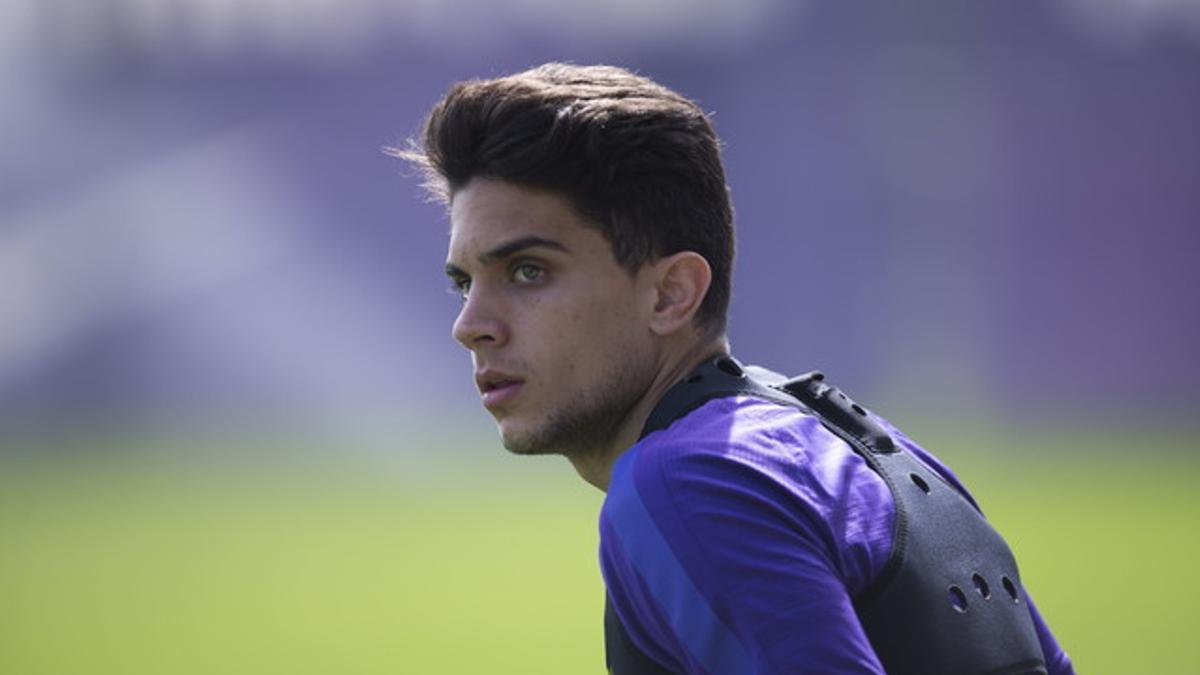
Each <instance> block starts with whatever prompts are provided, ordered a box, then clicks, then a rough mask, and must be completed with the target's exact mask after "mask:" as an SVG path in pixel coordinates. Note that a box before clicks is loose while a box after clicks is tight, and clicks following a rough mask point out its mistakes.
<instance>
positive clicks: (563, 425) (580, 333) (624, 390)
mask: <svg viewBox="0 0 1200 675" xmlns="http://www.w3.org/2000/svg"><path fill="white" fill-rule="evenodd" d="M450 223H451V228H450V246H449V254H448V257H447V264H446V273H447V274H448V275H449V276H450V278H451V280H452V282H453V283H454V284H455V286H456V287H457V288H458V289H459V291H460V292H461V293H462V297H463V306H462V309H461V311H460V312H459V315H458V318H457V320H456V321H455V322H454V329H453V335H454V338H455V339H456V340H457V341H458V342H459V343H461V344H462V345H463V346H464V347H466V348H467V349H468V350H470V352H471V356H472V361H473V363H474V368H475V374H476V381H477V384H478V385H479V386H480V389H481V395H482V396H483V402H484V405H485V406H486V407H487V408H488V411H489V412H490V413H491V414H492V416H493V417H494V418H495V420H496V424H497V426H498V428H499V431H500V437H501V440H502V441H503V443H504V445H505V447H506V448H508V449H509V450H510V451H512V452H514V453H517V454H547V453H556V454H562V455H564V456H566V457H567V458H568V459H569V460H571V462H572V464H574V466H575V468H576V470H577V471H578V472H579V474H580V475H581V476H582V477H583V478H584V480H586V481H588V482H589V483H591V484H593V485H595V486H597V487H599V488H600V489H602V490H603V489H605V488H606V487H607V485H608V480H609V476H610V475H611V469H612V464H613V462H615V461H616V458H617V457H618V456H619V455H620V453H621V452H623V451H624V450H625V449H626V448H628V447H629V446H630V445H632V444H633V443H634V442H635V441H636V440H637V436H638V434H639V433H640V431H641V427H642V425H643V424H644V423H645V420H646V417H647V416H648V415H649V413H650V410H651V409H652V408H653V406H654V404H655V403H656V402H657V401H658V399H659V398H660V397H661V396H662V394H663V393H664V392H665V391H666V390H667V389H668V388H669V387H670V386H671V385H672V384H674V383H675V382H676V381H678V380H679V379H680V378H682V377H683V376H685V375H686V374H687V373H688V372H690V371H691V370H692V369H693V368H694V367H695V366H696V365H698V364H699V363H700V362H701V361H703V360H704V359H705V358H707V357H709V356H712V355H714V354H716V353H720V352H727V351H728V347H727V344H726V342H725V339H724V336H719V337H708V336H706V335H704V333H703V332H702V331H700V330H698V329H697V326H696V325H695V321H694V316H695V313H696V310H697V309H699V306H700V302H701V300H702V299H703V297H704V293H705V292H706V291H707V290H708V286H709V283H710V281H711V271H710V269H709V266H708V263H707V262H705V260H704V258H703V257H701V256H699V255H698V254H696V253H693V252H690V251H683V252H680V253H676V254H673V255H670V256H664V257H662V258H659V259H657V260H655V261H652V262H650V263H648V264H646V265H643V266H642V267H641V268H640V269H639V270H637V272H635V273H633V274H631V273H629V272H628V271H627V270H626V269H624V268H622V267H621V266H620V265H618V264H617V261H616V259H615V258H614V257H613V254H612V249H611V247H610V246H609V244H608V242H607V241H606V240H605V239H604V237H603V235H602V234H601V233H600V231H599V230H598V229H596V228H595V227H594V226H593V225H592V224H591V223H589V222H588V221H587V220H586V219H585V218H583V217H582V216H581V215H580V214H579V213H578V212H577V211H576V210H575V209H574V208H573V207H572V205H571V204H570V202H569V201H568V200H566V199H565V198H563V197H562V196H560V195H557V194H554V193H551V192H546V191H541V190H536V189H531V188H527V187H522V186H518V185H514V184H511V183H506V182H503V181H496V180H489V179H482V178H476V179H474V180H472V181H471V182H469V183H468V184H467V185H466V186H464V187H463V188H462V189H460V190H459V191H457V192H456V193H455V194H454V195H453V197H452V199H451V208H450ZM509 385H511V386H509ZM493 387H495V389H493Z"/></svg>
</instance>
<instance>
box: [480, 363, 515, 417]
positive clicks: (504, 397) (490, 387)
mask: <svg viewBox="0 0 1200 675" xmlns="http://www.w3.org/2000/svg"><path fill="white" fill-rule="evenodd" d="M524 383H525V381H524V380H522V379H521V378H519V377H517V376H516V375H510V374H508V373H504V372H501V371H498V370H490V369H486V368H485V369H484V370H481V371H478V372H477V373H475V386H477V387H478V388H479V393H480V394H483V405H484V407H486V408H494V407H496V406H499V405H502V404H504V403H507V402H508V401H510V400H512V398H513V397H515V396H516V395H517V393H518V392H519V391H520V390H521V386H522V385H523V384H524Z"/></svg>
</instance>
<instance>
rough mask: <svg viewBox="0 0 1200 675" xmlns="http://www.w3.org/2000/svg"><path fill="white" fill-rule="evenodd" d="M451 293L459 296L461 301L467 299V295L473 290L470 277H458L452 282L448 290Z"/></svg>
mask: <svg viewBox="0 0 1200 675" xmlns="http://www.w3.org/2000/svg"><path fill="white" fill-rule="evenodd" d="M446 290H448V291H450V293H452V294H454V295H457V296H458V298H459V299H460V300H466V299H467V293H468V292H470V290H471V279H470V277H458V278H456V279H451V280H450V288H448V289H446Z"/></svg>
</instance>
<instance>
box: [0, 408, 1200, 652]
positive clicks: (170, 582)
mask: <svg viewBox="0 0 1200 675" xmlns="http://www.w3.org/2000/svg"><path fill="white" fill-rule="evenodd" d="M964 438H968V439H971V441H970V442H969V443H968V442H964V441H963V440H962V439H964ZM1192 438H1194V435H1193V434H1190V433H1184V432H1177V433H1174V434H1171V433H1159V434H1157V435H1154V436H1149V437H1148V436H1146V435H1144V434H1133V433H1127V434H1124V435H1122V434H1113V433H1108V434H1097V435H1095V436H1094V437H1091V438H1082V437H1078V436H1072V435H1053V434H1038V435H1031V436H1029V437H1024V438H1020V439H1014V438H1012V437H1005V438H1003V439H1001V438H997V437H995V436H994V435H993V436H987V435H981V434H979V433H977V432H970V431H969V430H968V431H964V432H961V433H950V432H943V433H942V434H941V435H939V436H938V437H937V438H935V439H933V440H928V439H926V445H928V446H929V447H931V448H934V449H935V450H938V451H939V454H941V455H942V456H943V458H944V459H946V460H947V461H949V462H950V463H951V464H952V465H953V466H954V467H955V469H956V470H957V471H958V473H959V474H960V475H961V476H962V477H963V478H964V479H965V480H966V481H967V483H968V485H969V486H970V487H971V488H972V490H973V491H974V493H975V494H976V496H977V497H978V498H979V500H980V501H981V503H982V504H983V506H984V509H985V511H986V512H987V513H988V515H989V517H990V518H991V520H992V521H993V522H994V523H996V524H997V525H998V527H999V528H1000V529H1001V531H1002V532H1004V533H1005V535H1006V536H1007V538H1008V539H1009V541H1010V543H1011V544H1012V546H1013V548H1014V549H1015V550H1016V552H1017V554H1018V557H1019V559H1020V561H1021V564H1022V573H1023V578H1024V580H1025V582H1026V585H1027V586H1028V587H1029V588H1030V590H1031V592H1032V593H1033V595H1034V597H1035V599H1036V600H1037V602H1038V604H1039V606H1040V608H1041V609H1042V611H1043V614H1045V615H1046V616H1047V618H1048V620H1049V621H1050V622H1051V625H1052V627H1053V628H1054V630H1055V632H1056V634H1057V635H1058V637H1059V639H1060V640H1061V642H1062V643H1063V644H1064V645H1065V646H1066V648H1067V650H1068V652H1069V653H1070V654H1071V655H1072V657H1073V658H1074V660H1075V662H1076V666H1077V669H1078V670H1079V672H1081V673H1092V672H1095V673H1120V672H1154V673H1194V672H1198V670H1197V667H1196V666H1195V665H1194V657H1193V656H1190V655H1189V654H1190V649H1189V648H1187V647H1186V645H1187V644H1188V643H1189V640H1188V638H1189V637H1190V632H1191V628H1192V627H1193V626H1194V625H1195V622H1194V620H1193V618H1192V608H1193V607H1195V606H1196V602H1197V600H1200V592H1198V591H1197V589H1196V584H1195V580H1194V577H1193V574H1194V570H1196V569H1197V563H1198V562H1200V543H1198V541H1197V537H1196V525H1197V523H1198V522H1200V499H1198V498H1197V497H1196V496H1195V495H1196V494H1197V490H1196V485H1197V479H1200V462H1198V461H1197V460H1196V459H1195V458H1194V456H1193V453H1191V452H1189V451H1188V449H1189V448H1190V447H1191V446H1192V445H1194V442H1193V441H1191V439H1192ZM1189 444H1191V445H1189ZM480 446H481V447H478V448H472V449H470V450H469V451H465V450H464V448H425V449H424V450H423V453H426V454H427V456H428V453H432V454H434V455H439V456H442V457H453V458H454V459H450V460H447V461H445V462H441V463H439V462H434V463H432V464H429V463H425V464H422V463H420V462H408V461H405V460H404V457H407V456H411V455H406V454H404V453H398V454H397V455H396V457H395V458H393V460H389V461H380V460H379V459H378V457H376V458H374V459H370V458H368V459H364V458H358V459H355V458H354V456H353V455H347V456H346V457H345V458H343V459H341V460H336V461H335V460H330V459H328V458H326V459H323V460H322V459H314V458H313V457H312V456H308V455H305V456H304V457H292V456H289V455H288V454H287V453H286V452H282V453H281V452H272V453H255V452H254V451H253V449H247V450H246V452H245V453H244V454H241V455H240V456H239V453H238V452H237V451H236V449H235V451H232V452H230V451H227V452H224V453H219V454H218V453H211V452H210V453H204V452H198V453H190V452H172V453H162V455H161V456H160V455H155V454H152V453H151V454H145V453H143V454H130V455H128V456H125V455H121V454H119V453H118V454H111V453H105V454H100V453H98V452H88V451H87V449H86V448H74V449H73V451H72V452H58V453H48V454H49V455H50V456H51V459H45V458H43V459H33V458H31V454H30V453H24V454H21V455H20V456H16V455H9V456H4V455H0V674H3V675H76V674H79V675H83V674H88V675H108V674H114V675H116V674H120V675H138V674H147V675H150V674H153V675H175V674H179V675H184V674H188V675H191V674H197V675H199V674H203V675H212V674H214V673H222V674H226V673H254V674H267V673H289V674H303V673H334V672H336V673H364V674H365V673H601V672H603V646H602V637H601V614H602V608H603V586H602V583H601V580H600V575H599V571H598V569H597V564H596V546H597V535H596V514H597V510H598V508H599V505H600V502H601V499H602V495H601V494H600V493H599V492H597V491H595V490H593V489H592V488H590V487H588V486H586V485H584V484H583V483H582V481H580V480H579V479H578V478H577V477H576V476H575V475H574V473H573V472H572V471H571V469H570V468H569V466H568V465H566V463H565V462H561V461H560V460H557V459H525V458H522V459H518V458H510V457H506V456H504V454H503V451H501V450H498V449H496V448H495V443H494V442H491V443H481V444H480ZM950 448H954V449H953V450H950ZM1171 448H1173V449H1174V450H1173V451H1171V450H1164V449H1171ZM43 454H47V453H43Z"/></svg>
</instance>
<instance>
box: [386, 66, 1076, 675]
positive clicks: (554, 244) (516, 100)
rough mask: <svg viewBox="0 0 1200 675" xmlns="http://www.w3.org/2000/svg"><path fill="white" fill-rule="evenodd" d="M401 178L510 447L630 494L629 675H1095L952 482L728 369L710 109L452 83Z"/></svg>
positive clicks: (608, 556) (620, 647)
mask: <svg viewBox="0 0 1200 675" xmlns="http://www.w3.org/2000/svg"><path fill="white" fill-rule="evenodd" d="M397 154H398V155H400V156H401V157H404V158H405V159H408V160H410V161H413V162H415V163H417V164H418V165H419V166H420V167H422V168H423V169H424V170H425V173H426V177H427V179H428V182H427V185H428V186H429V187H430V189H431V190H432V191H433V192H434V194H436V195H438V196H439V197H441V198H442V199H444V200H445V201H446V203H447V204H448V205H449V208H450V221H451V233H450V246H449V256H448V260H447V263H446V273H447V274H448V275H449V276H450V278H451V280H452V282H453V284H454V286H455V287H456V288H457V289H458V291H459V292H460V293H461V295H462V301H463V305H462V310H461V312H460V313H459V316H458V319H457V320H456V321H455V324H454V329H453V334H454V337H455V339H456V340H458V341H459V342H460V343H462V344H463V346H465V347H466V348H467V349H468V350H470V352H471V355H472V358H473V361H474V367H475V382H476V384H477V386H478V388H479V391H480V394H481V395H482V399H483V405H484V407H485V408H487V410H488V411H489V412H490V413H491V414H492V416H493V417H494V418H495V419H496V423H497V425H498V426H499V430H500V436H501V438H502V439H503V442H504V445H505V447H507V448H508V449H509V450H510V451H512V452H514V453H517V454H545V453H557V454H561V455H564V456H565V457H567V459H569V460H570V461H571V463H572V464H573V465H574V467H575V469H576V470H577V471H578V472H579V475H580V476H582V477H583V479H584V480H586V481H587V482H589V483H591V484H592V485H595V486H596V487H598V488H600V489H601V490H604V491H606V492H607V496H606V498H605V504H604V507H603V509H602V512H601V517H600V529H601V567H602V571H603V574H604V579H605V583H606V586H607V588H608V612H607V616H606V643H607V644H606V646H607V652H608V661H609V668H610V671H611V672H614V673H617V674H618V675H631V674H638V673H709V674H713V675H716V674H721V675H724V674H727V673H728V674H735V673H736V674H740V673H818V672H819V673H881V672H884V669H885V668H887V670H888V672H914V673H916V672H921V673H935V672H946V673H966V672H996V673H999V672H1003V673H1047V672H1048V673H1052V674H1061V673H1070V672H1072V670H1071V665H1070V662H1069V661H1068V660H1067V658H1066V656H1065V655H1064V654H1063V652H1062V650H1061V649H1060V648H1059V646H1058V644H1057V643H1056V642H1055V640H1054V638H1053V636H1052V635H1051V634H1050V631H1049V630H1048V629H1047V627H1046V625H1045V624H1044V622H1043V621H1042V620H1041V618H1040V616H1039V615H1038V613H1037V611H1036V609H1035V608H1034V607H1033V605H1032V603H1031V602H1030V600H1029V598H1028V596H1027V595H1025V593H1024V591H1023V589H1021V588H1020V586H1019V578H1018V577H1017V575H1016V570H1015V563H1013V562H1012V560H1011V556H1010V555H1009V554H1008V550H1007V548H1006V547H1004V546H1003V542H1002V541H1000V540H999V538H998V536H996V535H995V534H994V532H992V531H991V530H990V528H988V527H987V526H986V524H983V521H982V518H981V517H980V516H979V515H978V513H977V511H976V510H975V508H974V502H971V501H969V499H970V498H969V496H967V495H966V492H965V490H964V489H963V488H962V486H961V485H960V484H959V483H958V482H957V480H956V479H955V477H954V476H953V474H951V473H950V471H949V470H947V469H946V468H945V467H944V466H942V465H941V463H940V462H938V461H937V460H936V459H935V458H934V457H932V456H931V455H929V454H928V453H926V452H925V451H924V450H922V449H920V448H919V447H917V446H916V445H914V444H913V443H912V442H911V441H909V440H908V439H907V438H906V437H904V436H903V435H902V434H900V433H899V432H898V431H896V430H895V429H894V428H892V427H891V426H890V425H887V423H886V422H884V421H883V420H881V419H879V418H876V417H874V416H870V415H868V414H867V413H866V412H865V411H863V410H862V409H861V408H858V407H857V406H853V405H851V403H850V402H849V401H848V399H847V400H845V401H842V402H841V403H839V402H838V401H839V400H840V399H838V397H837V396H835V394H837V392H836V390H832V389H830V388H829V387H828V386H825V385H824V384H822V383H821V381H820V379H819V378H808V379H806V380H803V381H801V380H797V381H794V382H792V383H790V385H789V386H791V389H788V391H792V392H800V393H801V394H802V393H803V392H802V391H801V390H804V391H808V392H810V393H812V394H813V396H814V398H812V399H811V400H808V401H807V404H808V405H805V404H804V403H800V402H799V401H797V400H796V399H795V398H792V397H791V395H789V394H786V393H781V392H783V390H782V389H779V388H770V387H766V386H764V384H763V383H762V382H760V381H755V380H754V379H752V378H749V377H747V375H746V373H745V371H743V370H742V368H741V367H740V366H739V365H738V364H737V363H736V362H735V361H733V360H732V359H731V358H729V357H728V354H729V344H728V342H727V340H726V337H725V317H726V310H727V307H728V304H729V297H730V277H731V270H732V261H733V249H734V239H733V217H732V209H731V206H730V201H729V195H728V189H727V188H726V185H725V177H724V172H723V169H722V165H721V162H720V157H719V153H718V141H717V138H716V135H715V133H714V131H713V129H712V127H711V125H710V123H709V120H708V119H707V117H706V116H705V114H704V113H703V111H701V110H700V109H699V108H698V107H697V106H696V105H695V104H694V103H692V102H691V101H689V100H687V99H686V98H684V97H682V96H680V95H679V94H677V93H675V92H673V91H671V90H669V89H666V88H665V87H662V86H660V85H658V84H656V83H654V82H652V81H650V80H648V79H645V78H643V77H639V76H637V75H634V74H632V73H630V72H627V71H625V70H621V69H618V68H611V67H577V66H570V65H562V64H547V65H544V66H541V67H539V68H535V69H533V70H530V71H526V72H523V73H519V74H516V75H512V76H509V77H503V78H499V79H494V80H486V81H470V82H464V83H459V84H457V85H455V86H454V87H452V88H451V90H450V91H449V93H448V94H447V95H446V97H445V98H444V99H443V100H442V101H441V102H439V103H438V104H437V105H436V106H435V107H434V109H433V111H432V112H431V114H430V116H429V118H428V120H427V122H426V125H425V129H424V133H423V135H422V138H421V140H420V141H419V142H417V143H414V144H413V145H412V147H410V148H409V149H408V150H405V151H401V152H398V153H397ZM759 377H760V379H762V378H766V379H772V380H778V379H781V378H772V376H771V375H769V374H766V373H765V371H763V372H761V373H760V375H759ZM706 378H707V379H706ZM701 382H703V383H706V384H698V383H701ZM775 383H776V384H778V381H776V382H775ZM689 387H691V389H689ZM696 387H699V389H696ZM823 406H824V407H825V408H826V411H825V412H824V413H819V412H818V410H819V409H821V408H822V407H823ZM830 406H832V407H830ZM856 415H857V417H856ZM839 419H840V420H841V422H838V420H839ZM864 439H866V440H864ZM897 462H899V463H900V464H897ZM897 466H899V467H900V468H899V469H897V468H896V467H897ZM910 479H911V480H910ZM914 495H915V496H914ZM922 495H931V496H928V497H923V496H922ZM923 500H924V501H923ZM931 505H935V506H931ZM939 509H940V510H939ZM975 521H979V522H975ZM997 542H998V543H997ZM956 565H957V566H958V567H955V566H956ZM955 575H958V576H955ZM930 589H932V591H931V590H930ZM956 617H961V618H956Z"/></svg>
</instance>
